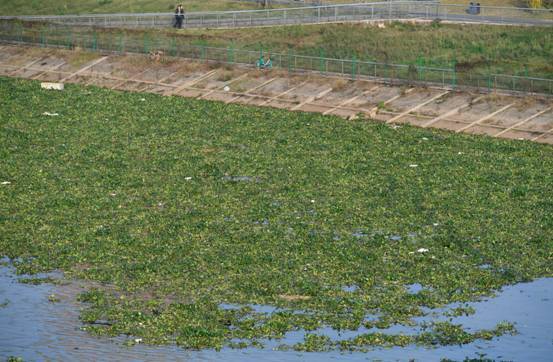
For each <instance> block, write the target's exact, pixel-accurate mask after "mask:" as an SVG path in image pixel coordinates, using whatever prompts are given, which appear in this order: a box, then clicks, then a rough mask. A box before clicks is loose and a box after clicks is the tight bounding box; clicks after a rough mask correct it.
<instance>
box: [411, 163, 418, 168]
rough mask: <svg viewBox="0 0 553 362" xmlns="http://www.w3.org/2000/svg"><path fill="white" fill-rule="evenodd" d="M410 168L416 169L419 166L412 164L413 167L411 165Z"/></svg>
mask: <svg viewBox="0 0 553 362" xmlns="http://www.w3.org/2000/svg"><path fill="white" fill-rule="evenodd" d="M409 167H412V168H415V167H419V165H415V164H412V165H409Z"/></svg>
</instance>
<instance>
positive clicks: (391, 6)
mask: <svg viewBox="0 0 553 362" xmlns="http://www.w3.org/2000/svg"><path fill="white" fill-rule="evenodd" d="M173 18H174V15H173V14H172V13H142V14H138V13H122V14H99V15H60V16H49V15H48V16H11V17H9V16H3V17H0V19H4V20H5V19H19V20H25V21H41V22H51V23H57V24H64V25H83V26H97V27H120V28H122V27H125V28H127V27H139V28H164V27H170V26H171V25H172V22H173ZM405 19H420V20H435V19H439V20H445V21H451V22H469V23H483V24H486V23H495V24H516V25H539V26H553V9H528V8H516V7H493V6H481V7H480V12H479V14H469V13H468V12H467V5H449V4H440V3H439V2H437V1H387V2H374V3H357V4H334V5H320V6H302V7H294V8H278V9H263V10H241V11H215V12H191V13H186V14H185V16H184V21H183V26H184V27H185V28H229V27H256V26H276V25H290V24H318V23H328V22H350V21H370V20H405Z"/></svg>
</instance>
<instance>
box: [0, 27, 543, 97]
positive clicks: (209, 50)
mask: <svg viewBox="0 0 553 362" xmlns="http://www.w3.org/2000/svg"><path fill="white" fill-rule="evenodd" d="M25 25H27V26H25ZM0 42H5V43H15V44H31V45H38V46H42V47H59V48H66V49H75V48H80V49H84V50H92V51H102V52H113V53H143V54H144V53H145V54H148V53H151V52H163V53H164V54H166V55H169V56H175V57H182V58H188V59H194V60H197V61H203V62H217V63H227V64H245V65H250V66H253V65H254V64H256V62H257V60H258V59H259V58H260V56H261V55H264V57H265V59H267V58H269V57H270V59H271V61H272V64H273V67H275V68H281V69H284V70H288V71H289V72H317V73H320V74H323V75H332V76H338V77H343V78H348V79H359V78H362V79H372V80H376V81H380V82H385V83H390V84H396V85H397V84H413V85H415V84H419V85H429V86H437V87H442V88H448V89H456V88H477V89H480V90H487V91H493V90H505V91H511V92H522V93H541V94H549V95H553V79H545V78H538V77H524V76H511V75H505V74H494V73H491V72H489V71H488V72H487V73H482V72H477V71H461V70H457V69H456V68H455V66H451V67H449V68H448V67H433V66H422V65H417V64H395V63H391V62H390V63H383V62H375V61H366V60H358V59H355V58H352V59H337V58H327V57H322V56H321V57H317V56H309V55H302V54H295V53H294V52H292V51H291V50H290V51H288V52H270V51H268V50H267V49H264V50H245V49H235V48H233V47H212V46H207V45H191V44H189V43H186V39H182V37H179V36H174V35H171V34H167V33H156V34H154V36H152V34H151V33H148V32H112V31H108V30H106V31H103V30H100V29H98V31H96V30H94V29H90V28H81V27H77V28H72V27H67V26H59V25H54V24H49V25H46V26H29V23H20V22H14V21H9V20H0Z"/></svg>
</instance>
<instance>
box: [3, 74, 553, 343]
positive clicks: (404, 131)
mask: <svg viewBox="0 0 553 362" xmlns="http://www.w3.org/2000/svg"><path fill="white" fill-rule="evenodd" d="M39 88H40V87H39V84H38V83H36V82H31V81H23V80H13V79H6V78H0V145H1V147H0V254H2V255H3V256H7V257H9V258H11V259H12V260H14V261H15V266H16V267H17V270H18V271H19V272H21V273H31V274H32V273H38V272H46V271H52V270H60V271H63V272H64V275H65V278H66V279H79V280H85V281H88V282H90V288H88V290H86V291H85V292H84V293H83V294H82V295H81V296H80V300H81V301H82V302H84V303H86V308H85V309H84V310H83V311H82V314H81V319H82V322H83V325H84V327H85V328H86V329H87V330H88V331H90V332H91V333H93V334H98V335H105V336H116V335H128V336H132V338H129V340H130V341H136V340H138V341H141V342H143V343H150V344H164V343H177V344H178V345H180V346H182V347H184V348H191V349H203V348H221V347H224V346H232V347H250V346H254V347H261V346H263V345H264V344H265V343H266V342H267V341H277V342H278V341H279V340H282V341H283V343H282V344H279V348H281V349H296V350H302V351H325V350H366V349H370V348H371V347H374V346H395V345H399V346H403V345H409V344H419V345H425V346H426V345H448V344H463V343H469V342H471V341H474V340H476V339H491V338H497V337H499V338H500V336H501V335H503V334H505V333H516V326H513V325H512V324H511V323H509V321H505V322H500V323H499V324H498V325H497V326H495V327H494V328H491V329H484V330H482V329H481V330H471V329H470V328H466V327H465V326H463V325H458V324H455V323H452V322H451V321H449V319H448V316H454V315H463V314H471V313H472V312H473V310H472V309H471V308H470V307H466V305H465V304H464V303H466V302H470V301H475V300H479V299H480V298H482V297H484V296H490V295H493V293H494V292H495V291H497V290H499V289H500V288H501V287H502V286H504V285H508V284H515V283H518V282H525V281H530V280H532V279H535V278H538V277H551V276H552V275H553V269H552V266H553V263H552V259H553V192H552V191H551V190H552V186H553V173H552V172H551V170H553V148H552V147H551V146H548V145H540V144H535V143H531V142H521V141H509V140H501V139H493V138H490V137H480V136H469V135H461V134H453V133H448V132H443V131H435V130H428V129H419V128H414V127H410V126H393V127H390V126H388V125H385V124H381V123H377V122H373V121H370V120H357V121H345V120H343V119H341V118H337V117H332V116H322V115H320V114H310V113H301V112H288V111H285V110H277V109H271V108H258V107H248V106H240V105H233V104H229V105H225V104H223V103H220V102H211V101H201V100H192V99H184V98H179V97H161V96H157V95H152V94H139V93H126V92H118V91H110V90H105V89H100V88H95V87H82V86H77V85H67V87H66V89H65V90H64V91H60V92H54V91H47V90H41V89H39ZM452 303H453V304H452ZM453 305H455V307H454V308H453V307H451V308H449V307H448V306H453ZM437 310H441V311H443V313H442V317H443V318H437V319H435V320H434V319H430V320H428V319H425V318H424V317H425V316H429V315H431V314H432V313H435V311H437ZM421 320H423V321H421ZM403 327H405V328H404V329H402V328H403ZM394 330H395V331H396V332H393V331H394ZM398 330H399V332H397V331H398ZM298 331H304V332H306V333H305V337H304V339H303V341H301V342H298V343H294V344H286V343H285V339H281V338H283V337H285V336H286V335H287V334H289V333H294V332H298ZM325 331H344V332H345V331H357V333H354V334H351V335H350V336H349V337H348V336H347V333H345V334H344V335H346V337H343V335H342V337H336V336H335V335H336V333H325Z"/></svg>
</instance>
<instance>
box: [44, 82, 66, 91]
mask: <svg viewBox="0 0 553 362" xmlns="http://www.w3.org/2000/svg"><path fill="white" fill-rule="evenodd" d="M40 88H42V89H53V90H63V89H64V85H63V83H52V82H42V83H40Z"/></svg>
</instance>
